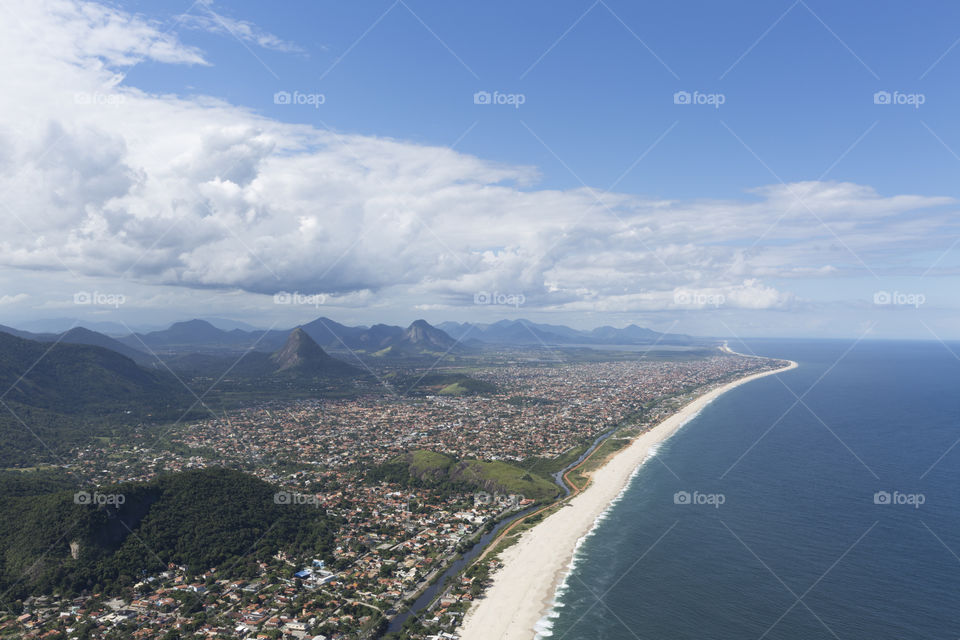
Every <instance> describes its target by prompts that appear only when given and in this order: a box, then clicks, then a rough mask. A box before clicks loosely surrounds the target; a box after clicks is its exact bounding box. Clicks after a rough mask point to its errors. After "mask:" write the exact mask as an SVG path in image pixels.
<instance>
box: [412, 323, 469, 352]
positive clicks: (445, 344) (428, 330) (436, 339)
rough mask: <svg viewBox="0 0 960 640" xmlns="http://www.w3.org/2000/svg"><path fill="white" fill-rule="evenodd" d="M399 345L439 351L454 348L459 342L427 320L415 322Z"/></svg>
mask: <svg viewBox="0 0 960 640" xmlns="http://www.w3.org/2000/svg"><path fill="white" fill-rule="evenodd" d="M398 344H399V345H410V346H413V347H417V348H420V347H423V348H429V349H433V350H439V351H447V350H448V349H452V348H454V346H456V344H457V341H456V340H454V339H453V338H451V337H450V336H449V335H447V334H446V332H444V331H443V330H442V329H437V328H436V327H434V326H432V325H430V323H428V322H427V321H426V320H415V321H414V322H413V323H412V324H411V325H410V326H409V327H407V330H406V331H404V332H403V335H402V336H401V337H400V340H399V341H398Z"/></svg>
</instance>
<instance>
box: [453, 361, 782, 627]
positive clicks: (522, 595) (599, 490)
mask: <svg viewBox="0 0 960 640" xmlns="http://www.w3.org/2000/svg"><path fill="white" fill-rule="evenodd" d="M724 347H726V345H724ZM727 350H729V349H727ZM796 366H797V363H796V362H791V364H790V365H788V366H786V367H783V368H780V369H776V370H773V371H767V372H762V373H756V374H753V375H749V376H745V377H743V378H740V379H738V380H735V381H733V382H730V383H728V384H725V385H723V386H721V387H717V388H715V389H713V390H711V391H708V392H706V393H704V394H703V395H700V396H698V397H697V398H695V399H694V400H692V401H691V402H689V403H688V404H687V405H685V406H684V407H683V408H682V409H680V410H679V411H677V412H676V413H674V414H673V415H671V416H669V417H668V418H666V419H665V420H663V422H661V423H660V424H658V425H657V426H655V427H654V428H653V429H651V430H649V431H647V432H646V433H644V434H642V435H640V436H638V437H637V438H636V439H635V440H634V441H633V442H632V443H631V444H630V445H629V446H628V447H626V448H625V449H624V450H622V451H620V452H619V453H617V454H616V455H614V456H613V457H612V458H611V459H610V460H609V461H608V462H607V464H605V465H604V466H602V467H600V468H599V469H597V470H596V471H595V472H594V473H593V477H592V481H591V483H590V485H589V486H588V487H587V488H586V489H585V490H584V491H583V492H581V493H579V494H577V495H575V496H574V497H573V498H571V499H570V500H569V501H568V503H567V504H566V506H564V507H563V508H561V509H559V510H558V511H557V512H555V513H553V514H552V515H550V516H549V517H548V518H546V519H544V521H543V522H541V523H540V524H538V525H537V526H535V527H533V528H532V529H530V530H528V531H526V532H525V533H523V534H522V536H521V537H520V540H519V541H518V542H517V543H516V544H514V545H513V546H511V547H509V548H508V549H506V550H505V551H504V552H503V553H502V554H501V556H500V557H501V560H502V561H503V563H504V566H503V567H502V568H501V569H499V570H498V571H497V572H496V573H495V574H494V576H493V584H492V585H491V586H490V588H489V589H487V592H486V594H485V595H484V597H482V598H481V599H479V600H478V601H477V602H476V603H475V604H474V605H473V606H472V607H471V608H470V610H469V611H468V612H467V615H466V616H465V619H464V622H463V625H462V626H461V627H460V630H459V632H458V633H459V635H460V638H461V639H462V640H492V639H496V640H531V638H533V637H534V635H535V633H536V632H535V630H534V626H535V625H536V624H537V622H538V621H539V620H540V619H541V618H543V617H544V616H545V615H546V613H547V611H548V610H549V608H550V606H551V603H552V602H553V598H554V594H555V592H556V589H557V585H558V584H559V583H560V581H561V580H562V578H563V576H564V574H565V573H566V571H567V567H568V566H569V565H570V561H571V560H572V558H573V554H574V550H575V548H576V545H577V541H578V540H579V539H580V538H582V537H583V536H585V535H586V534H587V533H588V532H589V531H590V529H591V528H593V526H594V524H595V522H596V520H597V517H598V516H600V514H601V513H603V511H604V510H606V509H607V507H608V506H609V505H610V503H611V502H612V501H613V500H614V499H615V498H616V497H617V495H618V494H619V493H620V492H621V491H622V490H623V489H624V487H625V486H626V485H627V484H628V483H629V481H630V478H631V476H632V475H633V473H634V472H635V471H636V470H637V468H638V467H639V466H640V465H641V464H643V463H644V461H645V460H646V459H647V458H648V454H649V453H650V450H651V448H652V447H654V446H655V445H657V444H658V443H660V442H663V441H664V440H666V439H667V438H669V437H670V436H671V435H673V434H674V433H675V432H676V431H677V430H678V429H680V427H682V426H683V425H684V424H686V423H687V422H688V421H689V420H690V419H691V418H693V417H694V416H696V415H697V413H699V412H700V410H701V409H703V407H705V406H706V405H707V404H709V403H710V402H711V401H713V400H714V399H716V398H717V397H719V396H721V395H722V394H724V393H726V392H727V391H729V390H730V389H733V388H735V387H738V386H740V385H742V384H745V383H747V382H750V381H751V380H755V379H757V378H760V377H763V376H768V375H773V374H776V373H781V372H783V371H787V370H789V369H793V368H795V367H796Z"/></svg>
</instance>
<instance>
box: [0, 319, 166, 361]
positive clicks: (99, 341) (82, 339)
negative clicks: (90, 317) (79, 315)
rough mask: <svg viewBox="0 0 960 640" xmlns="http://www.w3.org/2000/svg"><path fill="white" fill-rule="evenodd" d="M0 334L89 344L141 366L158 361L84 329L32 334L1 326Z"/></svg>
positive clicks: (102, 335) (107, 337)
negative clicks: (123, 356)
mask: <svg viewBox="0 0 960 640" xmlns="http://www.w3.org/2000/svg"><path fill="white" fill-rule="evenodd" d="M0 332H2V333H9V334H10V335H14V336H17V337H18V338H23V339H25V340H36V341H37V342H61V343H64V344H88V345H93V346H96V347H103V348H104V349H110V350H111V351H115V352H117V353H120V354H122V355H125V356H127V357H128V358H130V359H131V360H133V361H134V362H136V363H137V364H140V365H150V364H153V363H154V362H155V361H156V360H155V359H154V358H153V357H152V356H151V355H150V354H148V353H146V352H144V351H141V350H140V349H135V348H133V347H130V346H128V345H126V344H124V343H122V342H120V341H119V340H115V339H114V338H111V337H110V336H107V335H104V334H102V333H98V332H96V331H91V330H90V329H86V328H84V327H73V328H72V329H70V330H69V331H65V332H64V333H59V334H57V333H31V332H29V331H21V330H19V329H14V328H12V327H5V326H3V325H0ZM141 346H142V345H141Z"/></svg>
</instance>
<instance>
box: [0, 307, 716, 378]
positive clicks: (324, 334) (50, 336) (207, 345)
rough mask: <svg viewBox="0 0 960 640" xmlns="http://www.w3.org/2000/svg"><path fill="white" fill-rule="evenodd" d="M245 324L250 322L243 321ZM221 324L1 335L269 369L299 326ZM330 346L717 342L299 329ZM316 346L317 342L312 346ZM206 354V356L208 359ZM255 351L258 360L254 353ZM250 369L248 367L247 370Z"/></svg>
mask: <svg viewBox="0 0 960 640" xmlns="http://www.w3.org/2000/svg"><path fill="white" fill-rule="evenodd" d="M237 325H239V326H244V325H242V323H237ZM239 326H238V327H237V328H233V329H229V330H227V329H221V328H218V327H216V326H214V325H213V324H211V323H210V322H208V321H206V320H197V319H195V320H187V321H184V322H176V323H174V324H172V325H171V326H169V327H168V328H166V329H162V330H158V331H150V332H147V333H131V334H128V335H125V336H121V337H116V338H114V337H110V336H108V335H105V334H103V333H98V332H96V331H91V330H89V329H86V328H83V327H74V328H72V329H70V330H69V331H66V332H63V333H59V334H56V333H31V332H29V331H23V330H19V329H14V328H12V327H6V326H3V325H0V332H2V333H8V334H11V335H15V336H17V337H20V338H25V339H28V340H35V341H38V342H60V343H64V344H81V345H93V346H99V347H103V348H106V349H110V350H111V351H114V352H116V353H120V354H122V355H125V356H127V357H128V358H130V359H131V360H133V361H134V362H136V363H137V364H140V365H142V366H154V367H156V366H157V364H158V357H159V358H162V359H164V360H165V361H167V362H168V363H170V364H171V366H181V365H183V366H185V368H187V369H190V368H195V367H196V366H197V365H198V364H200V363H203V362H210V363H214V362H217V360H216V359H213V358H212V357H214V356H220V357H228V356H232V357H233V358H234V359H236V357H237V356H238V355H239V354H241V353H243V352H244V351H251V355H248V356H246V357H245V359H247V358H249V360H247V363H246V366H247V367H250V368H252V369H256V370H258V371H260V372H261V373H262V372H263V371H266V369H267V368H268V366H267V364H265V363H264V362H263V359H262V358H258V357H257V356H256V355H255V354H257V353H267V354H270V353H274V352H277V351H279V350H281V349H284V348H285V347H286V346H287V341H288V339H289V337H290V335H291V330H289V329H284V330H279V329H272V330H263V329H243V328H239ZM296 330H299V331H301V332H302V333H303V334H305V335H306V336H308V337H309V338H311V340H312V342H314V343H316V346H317V347H319V348H320V350H321V351H323V352H324V355H328V354H327V353H326V351H331V352H334V353H339V354H349V356H350V357H349V358H347V359H352V358H355V357H357V356H363V357H369V358H376V359H381V358H382V359H386V360H389V359H416V358H424V357H432V358H437V357H440V356H445V355H451V356H454V357H455V356H458V355H463V354H469V353H472V352H475V351H477V350H479V349H483V348H487V347H491V346H532V347H538V346H562V345H584V346H590V345H654V344H663V345H693V344H705V343H706V342H709V340H705V339H703V338H694V337H691V336H688V335H683V334H671V333H660V332H657V331H654V330H652V329H646V328H644V327H639V326H637V325H633V324H631V325H629V326H627V327H624V328H622V329H621V328H616V327H611V326H603V327H598V328H596V329H593V330H591V331H583V330H579V329H572V328H570V327H566V326H563V325H553V324H541V323H535V322H531V321H529V320H523V319H520V320H501V321H499V322H495V323H492V324H479V323H469V322H464V323H458V322H443V323H440V324H438V325H437V326H433V325H431V324H430V323H428V322H427V321H425V320H416V321H415V322H413V323H412V324H410V326H408V327H406V328H403V327H399V326H395V325H387V324H375V325H373V326H370V327H367V326H348V325H344V324H341V323H339V322H336V321H335V320H331V319H330V318H326V317H320V318H317V319H316V320H313V321H312V322H308V323H307V324H304V325H301V326H300V327H297V328H296ZM307 347H309V345H307ZM191 356H192V357H191ZM200 356H204V357H200ZM251 356H252V357H251ZM241 370H242V369H241Z"/></svg>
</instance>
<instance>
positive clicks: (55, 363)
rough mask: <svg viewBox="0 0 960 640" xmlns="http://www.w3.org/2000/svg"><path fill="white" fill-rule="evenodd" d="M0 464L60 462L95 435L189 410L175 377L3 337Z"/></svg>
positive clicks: (83, 350) (84, 349)
mask: <svg viewBox="0 0 960 640" xmlns="http://www.w3.org/2000/svg"><path fill="white" fill-rule="evenodd" d="M0 398H2V400H3V402H4V404H6V405H7V407H4V408H3V410H2V411H0V442H3V444H4V446H3V447H2V448H0V467H10V466H20V465H27V464H32V463H33V462H36V461H38V460H42V461H48V462H49V461H55V460H56V459H57V458H56V455H54V453H52V452H55V453H56V454H58V455H63V454H64V453H65V452H66V451H67V449H68V448H69V447H70V446H73V445H76V444H79V443H82V442H85V441H88V440H89V439H90V438H91V437H92V436H111V435H116V434H117V433H120V432H122V431H123V430H124V429H127V428H129V426H130V425H131V424H136V423H137V422H156V421H162V420H175V419H176V418H177V417H179V416H180V414H181V413H182V412H183V411H184V410H185V409H186V408H187V407H189V406H190V397H189V394H188V392H187V390H186V389H184V388H183V386H182V385H181V384H180V383H179V382H177V380H176V379H175V378H174V377H173V376H172V375H170V374H168V373H166V372H161V371H151V370H147V369H143V368H142V367H140V366H138V365H137V364H136V363H135V362H133V360H131V359H130V358H127V357H126V356H124V355H121V354H119V353H116V352H114V351H111V350H109V349H105V348H103V347H99V346H93V345H78V344H65V343H59V344H52V345H51V344H46V343H40V342H36V341H33V340H25V339H22V338H18V337H16V336H13V335H10V334H7V333H0Z"/></svg>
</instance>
